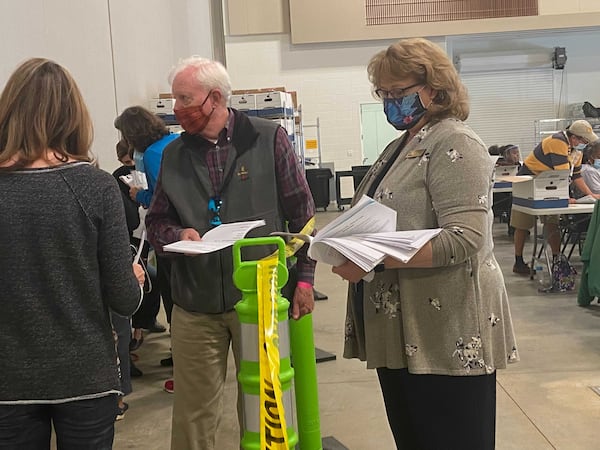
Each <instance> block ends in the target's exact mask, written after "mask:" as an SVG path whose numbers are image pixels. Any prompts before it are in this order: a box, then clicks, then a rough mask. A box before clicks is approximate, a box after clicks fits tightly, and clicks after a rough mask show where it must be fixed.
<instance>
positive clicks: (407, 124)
mask: <svg viewBox="0 0 600 450" xmlns="http://www.w3.org/2000/svg"><path fill="white" fill-rule="evenodd" d="M419 91H420V89H419ZM419 91H417V92H414V93H412V94H409V95H405V96H404V97H398V98H385V99H383V111H384V112H385V116H386V117H387V120H388V122H389V123H390V124H392V125H393V127H394V128H396V130H409V129H410V128H412V127H413V126H414V125H416V123H417V122H418V121H419V120H421V118H422V117H423V116H424V115H425V113H426V112H427V109H426V108H425V106H423V103H422V102H421V97H419Z"/></svg>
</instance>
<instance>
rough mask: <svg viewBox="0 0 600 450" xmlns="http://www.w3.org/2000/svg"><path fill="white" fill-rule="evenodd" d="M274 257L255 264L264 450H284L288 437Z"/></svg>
mask: <svg viewBox="0 0 600 450" xmlns="http://www.w3.org/2000/svg"><path fill="white" fill-rule="evenodd" d="M277 263H278V258H277V256H274V257H270V258H267V259H262V260H260V261H258V262H257V266H256V276H257V280H256V281H257V295H258V348H259V352H260V358H259V362H260V442H261V448H262V449H265V450H287V449H288V448H289V446H288V435H287V426H286V423H285V411H284V408H283V396H282V391H281V380H280V379H279V365H280V359H279V335H278V332H277V331H278V330H277V328H278V327H277V297H278V290H277V286H278V285H277Z"/></svg>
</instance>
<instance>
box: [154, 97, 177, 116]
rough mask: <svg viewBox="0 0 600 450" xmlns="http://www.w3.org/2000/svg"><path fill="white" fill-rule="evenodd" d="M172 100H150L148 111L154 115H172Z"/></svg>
mask: <svg viewBox="0 0 600 450" xmlns="http://www.w3.org/2000/svg"><path fill="white" fill-rule="evenodd" d="M173 106H175V99H174V98H153V99H152V100H150V111H152V112H153V113H154V114H165V115H171V114H173Z"/></svg>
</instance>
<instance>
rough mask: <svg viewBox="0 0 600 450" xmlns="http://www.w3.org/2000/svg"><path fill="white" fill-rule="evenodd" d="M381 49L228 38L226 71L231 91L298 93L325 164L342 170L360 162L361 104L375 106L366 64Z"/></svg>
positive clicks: (377, 44) (280, 39) (269, 38)
mask: <svg viewBox="0 0 600 450" xmlns="http://www.w3.org/2000/svg"><path fill="white" fill-rule="evenodd" d="M385 45H386V43H382V42H371V43H365V44H358V45H357V44H354V45H352V46H348V45H344V44H340V45H336V44H324V45H312V44H311V45H305V46H293V45H290V43H289V38H288V36H286V35H269V36H261V37H254V38H249V37H246V38H228V39H227V40H226V53H227V68H228V70H229V73H230V75H231V81H232V84H233V87H234V89H250V88H261V87H276V86H285V88H286V89H287V90H289V91H296V92H297V93H298V103H299V104H301V105H302V111H303V121H304V123H305V124H314V123H315V121H316V118H317V117H319V121H320V132H321V151H322V158H323V161H335V167H336V170H344V169H346V168H350V166H351V165H357V164H360V163H361V159H362V155H361V143H360V118H359V104H360V103H361V102H374V101H375V100H374V99H373V97H372V96H371V91H370V85H369V82H368V80H367V74H366V64H367V62H368V61H369V58H370V57H371V56H372V55H373V54H374V53H375V52H376V51H378V50H379V49H381V48H383V47H384V46H385Z"/></svg>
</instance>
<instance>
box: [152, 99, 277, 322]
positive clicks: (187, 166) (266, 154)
mask: <svg viewBox="0 0 600 450" xmlns="http://www.w3.org/2000/svg"><path fill="white" fill-rule="evenodd" d="M234 114H235V123H234V131H233V137H232V148H231V149H230V151H229V154H228V158H227V162H226V165H225V169H224V185H223V187H222V189H221V192H220V198H221V200H222V202H223V203H222V206H221V211H220V217H221V220H222V221H223V223H229V222H238V221H245V220H257V219H264V220H265V221H266V223H267V224H266V225H265V226H263V227H259V228H256V229H254V230H252V231H251V232H250V233H249V234H248V237H257V236H268V235H269V233H271V232H272V231H281V230H284V221H283V218H282V213H281V208H280V206H279V199H278V195H277V182H276V176H275V158H274V150H275V136H276V132H277V128H278V126H279V125H277V124H276V123H274V122H271V121H268V120H265V119H260V118H256V117H248V116H246V115H245V114H243V113H240V112H238V111H235V110H234ZM196 139H198V138H195V137H193V136H189V135H186V134H183V135H182V137H181V139H178V140H176V141H175V142H173V144H171V145H170V146H169V147H168V150H167V151H165V153H164V156H163V161H162V167H161V170H162V188H163V189H164V191H165V193H166V194H167V195H168V197H169V201H170V202H171V204H172V205H173V207H174V208H175V210H176V211H177V214H178V215H179V219H180V222H181V225H182V227H183V228H194V229H196V230H197V231H198V232H199V233H200V236H202V235H203V234H204V233H205V232H206V231H208V230H209V229H210V228H212V227H211V225H210V220H211V219H212V217H213V214H212V213H211V212H209V211H208V200H209V198H210V197H211V196H212V195H214V194H215V192H213V188H212V184H211V182H210V177H209V174H208V168H207V167H206V162H205V155H204V154H203V153H201V152H200V151H199V150H198V149H197V140H196ZM272 251H273V248H266V247H256V248H255V247H248V248H244V251H243V254H242V257H243V260H245V261H246V260H258V259H260V258H262V257H264V256H266V255H268V254H269V253H271V252H272ZM232 274H233V257H232V249H231V247H228V248H225V249H223V250H221V251H218V252H214V253H209V254H206V255H199V256H176V257H175V258H174V260H173V264H172V269H171V290H172V294H173V302H174V303H175V304H177V305H178V306H180V307H181V308H183V309H185V310H186V311H190V312H201V313H222V312H225V311H230V310H231V309H233V306H234V305H235V303H237V302H238V301H239V300H240V299H241V293H240V291H239V290H238V289H237V288H236V287H235V286H234V284H233V280H232Z"/></svg>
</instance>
